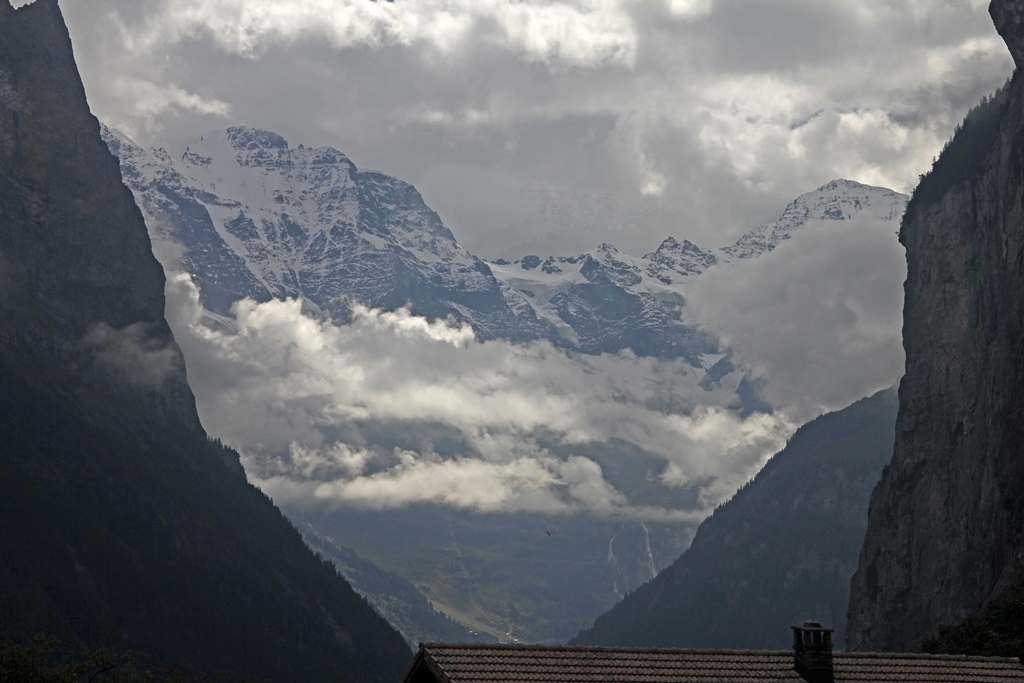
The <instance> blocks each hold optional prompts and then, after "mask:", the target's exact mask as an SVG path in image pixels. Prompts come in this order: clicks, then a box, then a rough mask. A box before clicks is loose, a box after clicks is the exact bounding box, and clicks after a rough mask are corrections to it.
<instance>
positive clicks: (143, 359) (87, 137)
mask: <svg viewBox="0 0 1024 683" xmlns="http://www.w3.org/2000/svg"><path fill="white" fill-rule="evenodd" d="M163 286H164V278H163V273H162V270H161V268H160V265H159V264H158V263H157V262H156V260H155V259H154V258H153V255H152V253H151V250H150V244H149V239H148V236H147V233H146V227H145V225H144V223H143V220H142V216H141V214H140V213H139V211H138V209H137V208H136V206H135V204H134V202H133V198H132V195H131V192H130V191H129V190H128V189H127V188H126V187H125V186H124V185H123V184H122V182H121V179H120V173H119V169H118V163H117V161H116V160H115V159H114V158H113V157H112V156H111V155H110V153H109V152H108V150H107V148H106V146H105V145H104V143H103V141H102V140H101V138H100V134H99V124H98V122H97V121H96V119H95V118H94V117H93V116H92V115H91V114H90V113H89V110H88V106H87V104H86V99H85V93H84V90H83V88H82V84H81V81H80V79H79V77H78V73H77V70H76V67H75V62H74V57H73V54H72V49H71V43H70V39H69V37H68V33H67V29H66V27H65V26H64V23H63V19H62V17H61V14H60V10H59V9H58V7H57V3H56V1H55V0H37V2H35V3H34V4H31V5H27V6H25V7H22V8H21V9H18V10H14V9H13V8H12V7H11V6H10V5H9V3H8V2H7V0H3V1H0V519H2V520H3V522H2V524H0V638H12V639H15V640H24V639H26V638H30V637H31V636H32V635H33V634H35V633H39V632H43V633H48V634H51V635H55V636H57V637H59V638H61V639H62V640H64V641H65V642H66V643H67V644H68V645H70V646H72V647H78V646H82V647H89V648H92V647H96V646H99V645H113V646H118V647H130V648H135V649H138V650H141V651H143V652H144V653H147V654H148V655H149V656H150V657H151V661H153V662H154V663H160V662H164V661H168V662H179V661H181V662H185V663H186V664H187V665H189V666H193V667H195V668H198V669H206V670H210V669H214V668H227V669H239V670H241V671H243V672H251V673H253V674H255V675H257V676H258V677H260V678H263V677H270V678H272V679H274V680H279V681H287V680H293V681H313V680H360V681H363V680H367V681H393V680H397V677H398V676H399V675H400V673H401V671H402V669H403V667H404V666H405V664H406V663H407V659H408V656H409V651H408V649H407V648H406V646H405V644H404V643H403V642H402V640H401V638H400V637H399V635H398V634H397V633H396V632H395V631H394V630H393V629H392V628H390V627H389V626H388V625H387V624H386V623H385V622H384V621H383V620H382V619H381V618H380V617H379V616H378V615H377V614H376V613H374V612H373V610H372V609H371V608H370V607H369V606H368V605H367V604H366V602H365V601H364V600H363V599H362V598H360V597H359V596H357V595H356V594H355V593H354V592H353V591H352V590H351V588H350V587H349V586H348V585H347V584H346V583H345V582H344V581H343V580H341V579H340V577H339V576H338V575H337V573H336V571H335V569H334V568H333V566H332V565H331V564H330V563H329V562H327V561H326V560H321V559H319V558H317V557H315V556H314V555H313V554H312V552H311V551H310V550H309V549H308V548H307V547H306V546H305V544H304V543H303V541H302V539H301V537H300V536H299V534H298V532H297V531H296V530H295V529H294V528H293V527H292V526H291V525H290V524H289V523H288V522H287V521H286V520H285V518H284V517H283V516H282V515H281V513H280V512H279V511H278V510H277V509H276V508H275V507H274V506H273V504H272V503H271V502H270V501H269V499H267V498H266V496H264V495H263V494H261V493H260V492H259V491H258V490H257V489H255V488H253V487H252V486H250V485H249V484H248V483H247V482H246V480H245V476H244V473H243V472H242V469H241V467H240V466H239V463H238V456H237V455H236V454H235V453H234V452H232V451H230V450H228V449H226V448H223V447H221V446H220V445H219V444H217V443H215V442H212V441H210V440H209V439H208V437H207V436H206V434H205V433H204V432H203V430H202V428H201V426H200V424H199V421H198V418H197V416H196V410H195V403H194V400H193V397H192V394H191V392H190V390H189V388H188V385H187V383H186V381H185V372H184V364H183V361H182V357H181V353H180V351H179V349H178V347H177V346H176V345H175V343H174V340H173V338H172V336H171V332H170V330H169V328H168V327H167V324H166V323H165V321H164V317H163V314H164V297H163Z"/></svg>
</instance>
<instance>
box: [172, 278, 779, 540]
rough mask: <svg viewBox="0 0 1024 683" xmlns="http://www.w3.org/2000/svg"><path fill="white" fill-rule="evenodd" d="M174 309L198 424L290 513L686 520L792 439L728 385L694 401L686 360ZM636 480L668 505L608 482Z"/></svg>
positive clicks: (379, 324) (412, 327) (387, 319)
mask: <svg viewBox="0 0 1024 683" xmlns="http://www.w3.org/2000/svg"><path fill="white" fill-rule="evenodd" d="M167 294H168V319H169V321H170V323H171V326H172V328H173V329H174V332H175V337H176V338H177V340H178V343H179V344H180V345H181V347H182V349H183V351H184V353H185V356H186V360H187V366H188V375H189V383H190V385H191V386H192V389H193V391H194V392H195V394H196V398H197V403H198V407H199V411H200V416H201V418H202V420H203V423H204V425H205V426H206V428H207V429H208V430H209V431H210V432H211V433H212V434H214V435H216V436H218V437H220V438H222V439H224V440H225V441H226V442H227V443H230V444H231V445H233V446H235V447H237V448H238V449H239V450H240V451H241V452H242V453H243V456H244V458H245V462H246V466H247V471H248V472H249V476H250V477H251V478H252V479H253V480H254V481H256V482H257V483H258V484H259V485H260V486H262V487H263V488H264V489H265V490H266V491H267V492H268V493H270V494H271V495H272V496H274V497H275V498H276V499H278V500H281V501H287V502H288V503H290V504H293V505H295V504H303V503H306V504H315V503H327V504H333V505H356V506H362V507H367V508H374V509H383V508H393V507H401V506H406V505H410V504H414V503H435V504H441V505H447V506H451V507H455V508H460V509H467V510H476V511H484V512H496V511H504V512H509V511H534V512H545V513H577V512H580V513H588V514H595V515H600V516H615V517H631V518H637V517H642V518H645V519H662V520H666V521H670V520H675V521H694V520H697V519H700V518H701V517H703V516H704V515H706V514H707V512H708V511H709V510H710V509H711V508H713V506H715V505H716V504H718V503H720V502H722V501H723V500H724V499H726V498H727V497H728V496H729V495H731V493H732V492H733V491H735V489H736V488H737V487H738V486H739V485H740V484H742V483H743V482H744V481H746V480H747V479H748V478H749V477H750V476H751V475H753V474H754V473H755V472H756V471H757V469H758V468H759V467H760V466H761V464H762V463H763V462H764V460H765V459H766V458H767V457H768V456H770V455H771V454H773V453H774V452H776V451H777V450H778V449H779V448H780V447H781V446H782V445H783V444H784V443H785V439H786V438H787V437H788V436H789V434H790V433H791V432H792V430H793V428H794V424H793V423H792V421H791V420H790V419H789V418H788V417H787V416H786V414H785V413H783V412H777V413H775V414H773V415H765V414H755V415H753V416H750V417H748V418H742V417H740V416H739V415H738V414H737V413H736V412H735V411H734V410H732V409H730V405H731V404H732V403H734V401H735V394H734V393H733V392H734V390H735V383H736V381H738V380H735V381H733V382H732V385H731V386H730V385H729V382H728V381H726V382H724V383H723V387H722V388H719V389H715V390H714V391H711V392H708V391H705V390H704V389H701V388H699V387H698V386H697V384H698V382H699V381H700V379H701V377H702V375H703V371H702V370H699V369H695V368H692V367H690V366H689V365H688V364H686V363H685V362H682V361H665V360H658V359H653V358H637V357H636V356H634V355H632V354H630V353H621V354H617V355H614V356H610V355H604V356H598V357H594V356H576V357H568V356H566V355H565V354H563V353H562V352H561V351H559V350H557V349H555V348H554V347H552V346H551V345H550V344H547V343H535V344H529V345H515V344H511V343H507V342H501V341H488V342H478V341H476V340H475V338H474V337H473V332H472V330H471V329H469V328H468V327H453V326H451V325H449V324H447V323H445V322H444V321H437V322H428V321H427V320H424V319H423V318H418V317H415V316H412V315H410V314H409V313H408V312H406V311H397V312H392V313H388V312H382V311H376V310H369V309H365V308H357V309H356V314H355V317H354V320H353V322H352V323H351V324H349V325H344V326H342V325H336V324H333V323H331V322H330V321H324V320H318V319H315V318H313V317H310V316H308V315H306V314H304V313H303V311H302V307H301V304H300V302H297V301H270V302H267V303H262V304H260V303H256V302H253V301H248V300H247V301H242V302H240V303H238V304H237V305H236V307H235V309H234V318H233V319H220V320H216V321H215V319H214V318H213V317H212V316H210V315H209V314H207V313H206V312H205V311H204V310H203V309H202V307H201V305H200V303H199V295H198V291H197V289H196V287H195V286H194V285H193V283H192V282H191V280H190V278H189V277H188V276H187V275H180V274H179V275H175V276H172V277H171V278H169V281H168V288H167ZM214 321H215V322H214ZM615 444H621V445H622V447H623V448H628V449H629V450H630V451H631V453H633V454H634V455H635V453H636V452H637V451H639V452H641V453H643V454H644V457H643V458H641V459H638V460H637V459H634V460H635V461H634V460H630V461H627V458H625V457H623V456H620V455H619V454H618V453H617V451H616V446H615ZM630 457H631V458H633V456H630ZM640 460H642V461H643V462H641V461H640ZM602 463H603V464H602ZM609 463H611V464H612V469H614V470H616V472H617V477H618V478H616V477H613V476H610V475H609V473H608V472H607V471H606V470H607V469H608V466H609ZM644 468H646V469H644ZM624 471H625V472H626V474H625V475H623V472H624ZM638 479H639V480H641V481H645V482H646V484H645V485H646V486H647V488H649V489H650V490H660V491H662V492H663V493H668V494H671V492H672V491H677V492H678V496H674V495H669V498H670V499H677V500H678V501H680V502H679V504H678V505H675V504H672V505H665V504H664V503H663V502H662V503H660V504H651V502H650V501H651V500H652V496H650V495H648V492H645V491H639V492H638V491H637V490H636V487H635V486H634V487H633V490H632V491H629V492H627V491H625V490H623V489H622V488H620V487H619V486H616V484H615V483H614V482H613V480H615V481H620V482H626V481H632V482H634V483H635V481H636V480H638ZM653 498H659V497H658V496H654V497H653ZM659 500H661V501H664V500H665V496H661V497H660V498H659Z"/></svg>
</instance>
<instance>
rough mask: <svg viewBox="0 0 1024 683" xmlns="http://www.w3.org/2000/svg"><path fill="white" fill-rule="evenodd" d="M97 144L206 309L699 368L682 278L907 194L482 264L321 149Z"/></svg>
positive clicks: (806, 205)
mask: <svg viewBox="0 0 1024 683" xmlns="http://www.w3.org/2000/svg"><path fill="white" fill-rule="evenodd" d="M104 138H105V139H106V141H107V144H108V145H109V146H110V149H111V151H112V152H113V153H114V154H115V155H117V156H118V157H119V158H120V160H121V168H122V172H123V175H124V178H125V182H126V184H127V185H128V186H129V187H131V188H132V190H133V192H134V193H135V196H136V200H137V201H138V203H139V206H140V207H141V208H142V210H143V212H144V213H145V214H146V216H147V223H148V224H149V226H150V232H151V234H152V237H153V239H154V242H155V244H156V248H157V251H158V252H160V251H161V244H165V243H170V244H171V245H172V248H170V249H166V250H164V251H165V252H166V253H168V254H171V253H172V252H173V254H174V255H173V256H168V258H167V259H166V262H165V265H167V266H168V267H171V268H176V269H183V270H186V271H188V272H190V273H192V274H193V275H194V276H196V278H197V280H198V282H199V284H200V287H201V290H202V296H203V302H204V304H205V305H206V307H207V308H209V309H211V310H213V311H215V312H222V313H223V312H226V311H227V309H228V308H229V307H230V304H231V303H232V302H233V301H235V300H237V299H239V298H241V297H243V296H249V297H253V298H255V299H257V300H260V301H263V300H267V299H270V298H274V297H277V298H281V297H301V298H303V299H304V300H305V301H307V302H308V303H309V304H310V305H312V306H313V307H315V308H319V309H321V310H322V311H324V312H326V313H329V314H331V315H332V316H333V317H335V318H340V319H344V318H345V317H346V315H347V310H348V306H349V305H351V303H353V302H359V303H362V304H366V305H370V306H372V307H379V308H384V309H388V310H391V309H395V308H398V307H400V306H403V305H408V306H409V307H410V309H411V311H412V312H413V313H414V314H417V315H423V316H426V317H428V318H432V319H433V318H444V317H450V318H452V319H454V320H456V321H459V322H466V323H469V324H471V325H472V326H473V329H474V331H475V332H476V334H477V336H478V338H480V339H495V338H499V339H507V340H511V341H530V340H536V339H547V340H549V341H551V342H552V343H554V344H555V345H556V346H559V347H561V348H566V349H571V350H575V351H581V352H583V353H588V354H599V353H615V352H617V351H621V350H623V349H631V350H632V351H633V352H634V353H636V354H638V355H641V356H658V357H665V358H685V359H687V360H688V361H689V362H690V363H691V364H692V365H694V366H695V367H701V364H702V362H703V360H702V359H703V356H704V355H706V354H714V353H717V352H718V343H717V341H716V340H714V339H712V338H710V337H709V336H708V335H707V334H705V333H703V332H702V331H700V330H699V329H698V328H697V327H696V326H695V325H693V324H692V323H687V322H685V321H684V320H683V318H682V310H683V308H684V302H685V296H684V293H685V288H686V284H687V282H688V281H690V280H692V279H693V278H694V277H696V276H699V275H700V274H701V273H702V272H704V270H706V269H707V268H709V267H710V266H712V265H715V264H716V263H729V262H732V261H735V260H739V259H749V258H754V257H756V256H759V255H760V254H763V253H766V252H768V251H771V250H772V249H774V248H775V247H776V246H777V245H778V244H780V243H781V242H782V241H783V240H786V239H789V237H791V236H792V235H793V234H794V233H795V232H797V231H798V230H800V228H801V227H803V226H804V225H805V224H807V223H808V222H809V221H823V220H844V219H850V218H854V217H863V218H873V219H878V220H896V219H898V218H899V216H900V215H901V214H902V212H903V208H904V206H905V204H906V197H905V196H903V195H900V194H898V193H896V192H893V191H891V190H887V189H884V188H875V187H869V186H866V185H862V184H860V183H855V182H852V181H847V180H837V181H833V182H831V183H829V184H827V185H825V186H823V187H821V188H819V189H818V190H816V191H814V192H810V193H808V194H805V195H803V196H801V197H799V198H798V199H796V200H795V201H794V202H792V203H791V204H790V206H788V207H787V208H786V210H785V212H784V214H783V216H782V217H781V219H780V220H779V221H777V222H776V223H774V224H771V225H765V226H760V227H758V228H755V229H754V230H752V231H751V232H750V233H748V234H747V235H744V236H743V237H742V238H741V239H740V240H739V241H738V242H736V244H733V245H730V246H727V247H724V248H722V249H704V248H701V247H698V246H696V245H695V244H693V243H691V242H690V241H688V240H683V241H682V242H678V241H677V240H676V239H674V238H671V237H670V238H668V239H666V240H665V241H664V242H663V243H662V244H661V245H660V246H659V247H658V249H657V250H656V251H654V252H652V253H649V254H647V255H645V256H643V257H634V256H630V255H628V254H624V253H622V252H620V251H619V250H617V249H616V248H615V247H614V246H612V245H610V244H602V245H600V246H599V247H598V248H596V249H594V250H592V251H589V252H586V253H583V254H578V255H574V256H547V257H540V256H536V255H529V256H524V257H523V258H522V259H520V260H517V261H514V262H510V261H505V260H498V261H491V262H485V261H483V260H481V259H479V258H477V257H475V256H473V255H472V254H470V253H469V252H467V251H466V250H465V249H463V248H462V247H461V246H460V245H459V244H458V242H457V241H456V239H455V237H454V236H453V235H452V233H451V231H450V230H449V229H448V228H447V227H446V226H445V225H444V223H443V222H442V221H441V219H440V218H439V217H438V215H437V214H436V213H434V212H433V211H432V210H431V209H430V208H429V207H428V206H427V205H426V204H425V203H424V202H423V199H422V197H421V196H420V195H419V193H418V192H416V190H415V188H413V187H412V186H411V185H409V184H408V183H405V182H403V181H401V180H398V179H396V178H392V177H390V176H386V175H384V174H381V173H374V172H369V171H361V170H359V169H358V168H356V166H355V165H354V164H353V163H352V161H351V160H349V159H348V158H347V157H346V156H345V155H344V154H342V153H341V152H339V151H337V150H335V149H331V148H329V147H323V148H317V149H313V148H306V147H304V146H303V145H299V146H298V147H291V146H289V145H288V143H287V142H286V141H285V140H284V139H283V138H282V137H281V136H280V135H277V134H276V133H271V132H268V131H262V130H257V129H254V128H247V127H244V126H236V127H232V128H228V129H227V130H223V131H217V132H213V133H209V134H207V135H204V136H202V137H201V138H200V139H199V140H197V141H196V142H194V143H193V144H191V145H189V147H188V148H187V149H186V150H185V152H184V153H182V154H181V156H180V157H179V156H178V155H173V156H172V155H171V154H169V153H168V152H167V151H165V150H162V149H144V148H142V147H140V146H139V145H137V144H135V143H133V142H132V141H131V140H129V139H127V138H126V137H125V136H123V135H120V134H119V133H117V132H116V131H113V130H110V129H105V130H104Z"/></svg>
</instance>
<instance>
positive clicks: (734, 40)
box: [16, 0, 1012, 258]
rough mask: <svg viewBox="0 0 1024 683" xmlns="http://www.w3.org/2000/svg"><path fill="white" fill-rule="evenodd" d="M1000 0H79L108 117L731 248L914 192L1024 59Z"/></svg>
mask: <svg viewBox="0 0 1024 683" xmlns="http://www.w3.org/2000/svg"><path fill="white" fill-rule="evenodd" d="M16 4H24V2H17V3H16ZM986 5H987V0H955V1H954V0H861V1H859V2H849V1H848V0H842V1H840V0H561V1H558V0H520V1H518V2H512V1H510V0H416V1H412V0H396V1H395V2H372V1H371V0H304V1H303V2H294V1H293V0H61V6H62V8H63V10H64V13H65V16H66V18H67V22H68V24H69V27H70V30H71V35H72V40H73V41H74V45H75V52H76V56H77V59H78V62H79V66H80V68H81V71H82V75H83V78H84V81H85V85H86V89H87V92H88V95H89V100H90V104H91V105H92V107H93V109H94V111H95V113H96V114H97V115H98V116H99V117H100V118H101V119H102V120H103V121H105V122H106V123H108V124H110V125H113V126H115V127H118V128H120V129H122V130H123V131H125V132H127V133H129V134H130V135H132V136H133V137H135V138H136V139H137V140H138V141H140V142H142V143H145V144H149V145H159V146H165V147H167V148H168V149H169V150H171V151H178V150H183V148H184V146H185V145H186V144H187V143H188V141H189V140H191V139H193V138H197V137H198V136H199V135H200V134H202V133H204V132H206V131H208V130H213V129H216V128H222V127H225V126H228V125H231V124H234V123H245V124H248V125H254V126H259V127H264V128H268V129H271V130H275V131H277V132H279V133H281V134H283V135H284V136H285V137H286V138H288V140H289V141H290V142H291V144H293V145H297V144H299V143H304V144H306V145H330V146H334V147H336V148H339V149H341V150H342V151H344V152H345V153H346V154H348V155H349V156H350V157H351V158H352V159H353V161H355V162H356V164H357V165H359V166H361V167H365V168H375V169H378V170H382V171H385V172H388V173H390V174H393V175H397V176H399V177H401V178H403V179H405V180H408V181H410V182H412V183H414V184H415V185H416V186H417V187H418V188H419V189H420V190H421V192H422V193H423V194H424V196H425V198H426V200H427V202H428V203H429V204H430V205H431V206H432V207H434V208H435V209H437V210H438V211H439V212H440V213H441V215H442V217H443V218H444V219H445V221H446V222H447V223H448V224H449V226H450V227H451V228H452V229H453V231H454V232H455V234H456V236H457V237H458V238H459V239H460V241H462V242H463V244H464V245H465V246H466V247H467V248H469V249H470V250H471V251H474V252H475V253H478V254H480V255H482V256H485V257H492V258H496V257H499V256H504V257H516V256H521V255H523V254H525V253H531V252H532V253H541V254H544V253H578V252H581V251H584V250H588V249H591V248H593V247H594V246H595V245H596V244H598V243H599V242H601V241H610V242H612V243H614V244H616V245H617V246H619V248H621V249H623V250H625V251H628V252H631V253H638V254H642V253H645V252H646V251H650V250H652V249H654V248H655V247H656V246H657V244H658V243H659V242H660V241H661V239H662V238H663V237H664V236H666V235H667V234H673V235H676V236H678V237H689V238H691V239H693V240H694V241H697V242H698V243H700V244H703V245H706V246H710V247H714V246H721V245H724V244H727V243H729V242H731V241H732V240H733V239H734V238H735V237H737V236H738V235H739V234H740V233H742V232H744V231H745V230H747V229H749V228H750V227H753V226H754V225H757V224H760V223H765V222H769V221H771V220H774V218H776V217H777V216H778V214H779V213H780V212H781V210H782V208H783V207H784V206H785V204H786V203H787V202H788V201H789V200H790V199H792V198H794V197H795V196H797V195H799V194H801V193H803V192H805V191H808V190H810V189H813V188H815V187H817V186H819V185H821V184H823V183H825V182H827V181H828V180H830V179H833V178H836V177H846V178H851V179H855V180H859V181H862V182H867V183H871V184H877V185H884V186H888V187H892V188H894V189H897V190H900V191H904V192H906V191H909V190H910V189H911V188H912V186H913V184H914V181H915V179H916V177H917V175H918V174H919V173H921V172H923V171H924V170H926V169H927V167H928V165H929V164H930V162H931V159H932V157H933V156H934V155H935V154H936V153H937V151H938V149H939V148H940V147H941V145H942V143H943V141H944V140H945V139H946V138H948V136H949V134H950V132H951V130H952V128H953V126H954V125H955V124H956V123H957V122H958V121H959V120H960V119H961V118H962V117H963V115H964V114H965V112H966V111H967V109H968V108H969V107H970V106H972V105H973V104H974V103H976V102H977V101H978V100H979V99H980V97H981V96H982V95H984V94H986V93H988V92H990V91H992V90H993V89H995V88H996V87H998V86H999V85H1001V84H1002V82H1003V81H1004V80H1005V79H1006V78H1007V77H1008V76H1009V74H1010V72H1011V67H1012V63H1011V60H1010V58H1009V56H1008V53H1007V51H1006V49H1005V47H1004V45H1003V43H1002V41H1001V40H1000V39H999V37H998V36H997V34H996V33H995V31H994V29H993V28H992V25H991V22H990V20H989V18H988V16H987V12H986Z"/></svg>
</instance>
